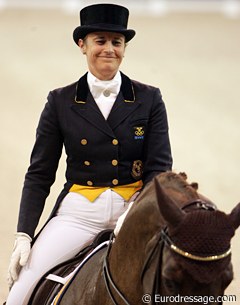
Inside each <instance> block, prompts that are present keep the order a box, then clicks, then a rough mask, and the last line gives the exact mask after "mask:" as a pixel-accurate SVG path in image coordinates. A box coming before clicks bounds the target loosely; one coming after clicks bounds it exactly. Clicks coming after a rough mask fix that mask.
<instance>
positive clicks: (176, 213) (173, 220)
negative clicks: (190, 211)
mask: <svg viewBox="0 0 240 305" xmlns="http://www.w3.org/2000/svg"><path fill="white" fill-rule="evenodd" d="M154 184H155V190H156V194H157V200H158V206H159V210H160V213H161V214H162V216H163V218H164V220H165V221H166V222H167V223H168V224H169V225H170V226H173V227H175V226H177V225H178V224H179V223H180V222H182V220H183V218H184V216H185V212H183V211H182V210H181V209H180V208H179V207H178V206H177V205H176V203H175V202H174V201H173V200H172V199H171V198H170V197H169V196H168V195H167V194H166V192H164V190H163V188H162V187H161V185H160V182H159V181H158V179H157V178H156V177H155V178H154Z"/></svg>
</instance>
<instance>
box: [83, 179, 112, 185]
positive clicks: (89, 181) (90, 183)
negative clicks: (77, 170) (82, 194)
mask: <svg viewBox="0 0 240 305" xmlns="http://www.w3.org/2000/svg"><path fill="white" fill-rule="evenodd" d="M112 184H113V185H118V179H113V180H112ZM87 185H88V186H93V182H92V181H91V180H88V181H87Z"/></svg>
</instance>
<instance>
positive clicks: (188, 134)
mask: <svg viewBox="0 0 240 305" xmlns="http://www.w3.org/2000/svg"><path fill="white" fill-rule="evenodd" d="M100 2H105V3H117V4H122V5H125V6H127V7H128V8H129V9H130V20H129V28H133V29H135V30H136V32H137V35H136V37H135V38H134V39H133V41H131V42H130V43H129V45H128V47H127V52H126V56H125V59H124V63H123V65H122V69H121V70H122V71H123V72H124V73H126V74H127V75H129V76H130V77H131V78H133V79H137V80H139V81H142V82H145V83H149V84H152V85H155V86H157V87H159V88H160V89H161V91H162V94H163V98H164V100H165V103H166V107H167V110H168V117H169V125H170V137H171V143H172V151H173V157H174V166H173V169H174V170H175V171H177V172H179V171H185V172H186V173H187V175H188V177H189V181H196V182H198V183H199V189H200V192H201V193H203V194H205V195H206V196H208V197H209V198H211V199H212V200H213V201H214V202H215V203H216V204H217V205H218V207H219V209H221V210H224V211H225V212H227V213H229V212H230V211H231V209H232V208H233V207H234V206H235V205H236V204H237V203H238V202H239V201H240V189H239V181H240V169H239V164H240V153H239V150H240V126H239V125H240V123H239V113H240V105H239V102H240V90H239V88H240V39H239V37H240V1H237V0H228V1H227V0H219V1H216V0H215V1H211V0H208V1H205V0H202V1H196V0H195V1H194V0H185V1H181V0H162V1H161V0H136V1H131V0H126V1H124V0H122V1H113V2H111V1H77V0H68V1H67V0H65V1H63V0H62V1H61V0H55V1H53V0H28V1H25V0H15V1H14V0H5V1H4V0H0V37H1V41H0V43H1V53H0V54H1V56H0V88H1V89H0V103H1V114H0V116H1V119H0V140H1V149H0V154H1V158H0V165H1V167H0V169H1V172H0V184H1V192H0V202H1V206H0V211H1V212H0V213H1V214H0V215H1V220H0V249H1V251H0V304H1V303H2V302H3V301H4V300H5V299H6V296H7V284H6V273H7V267H8V261H9V257H10V254H11V251H12V247H13V242H14V232H15V230H16V222H17V213H18V205H19V198H20V195H21V188H22V183H23V178H24V174H25V172H26V170H27V167H28V164H29V157H30V152H31V149H32V145H33V142H34V137H35V129H36V125H37V122H38V119H39V116H40V112H41V110H42V109H43V106H44V104H45V101H46V97H47V94H48V92H49V90H51V89H54V88H56V87H61V86H65V85H67V84H69V83H72V82H74V81H76V80H77V79H78V78H79V77H80V76H81V75H82V74H83V73H84V72H85V71H86V69H87V67H86V64H85V58H84V57H83V56H82V54H80V52H79V50H78V48H77V46H76V45H75V43H74V42H73V40H72V31H73V29H74V28H75V27H76V26H77V25H78V24H79V10H80V9H81V8H82V7H84V6H86V5H89V4H93V3H100ZM64 159H65V156H64V153H63V157H62V160H61V163H60V168H59V171H58V175H57V180H56V183H55V184H54V186H53V187H52V192H51V195H50V196H49V198H48V200H47V204H46V209H45V211H44V215H43V217H42V220H41V224H42V223H43V222H44V221H45V219H46V217H47V215H48V213H49V210H51V208H52V206H53V204H54V202H55V200H56V197H57V195H58V193H59V192H60V190H61V188H62V185H63V183H64V177H63V176H64V171H65V164H64ZM239 231H240V229H239ZM239 237H240V233H239V232H237V234H236V235H235V237H234V239H233V242H232V249H233V255H232V257H233V264H234V271H235V277H234V280H233V282H232V283H231V285H230V287H229V288H228V290H227V291H226V294H235V295H237V303H236V304H239V302H240V267H239V266H240V257H239V251H240V242H239ZM224 304H232V303H231V302H225V303H224ZM16 305H17V304H16Z"/></svg>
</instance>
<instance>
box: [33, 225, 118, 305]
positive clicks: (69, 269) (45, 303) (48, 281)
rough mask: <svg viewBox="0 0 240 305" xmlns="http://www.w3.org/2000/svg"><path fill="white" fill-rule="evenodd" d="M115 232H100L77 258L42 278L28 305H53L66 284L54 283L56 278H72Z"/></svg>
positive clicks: (60, 265)
mask: <svg viewBox="0 0 240 305" xmlns="http://www.w3.org/2000/svg"><path fill="white" fill-rule="evenodd" d="M112 232H113V230H104V231H102V232H100V233H99V234H98V235H97V236H96V237H95V239H94V240H93V242H92V243H91V244H90V245H88V246H86V247H85V248H84V249H82V250H81V251H80V252H79V253H78V254H77V255H76V256H75V257H73V258H71V259H69V260H67V261H65V262H63V263H61V264H59V265H57V266H55V267H53V268H52V269H50V270H49V271H48V272H47V273H46V274H44V275H43V276H42V278H41V279H40V280H39V282H38V284H37V285H36V287H35V289H34V291H33V293H32V295H31V298H30V300H29V302H28V305H34V304H41V305H51V304H52V302H53V300H54V298H55V296H56V295H57V294H58V292H59V291H60V290H61V289H62V287H63V285H64V283H63V282H61V281H54V280H52V279H54V277H55V278H66V277H68V276H71V273H73V272H74V270H76V268H78V267H79V265H80V264H81V262H82V261H83V260H84V259H85V258H86V257H87V256H88V255H89V254H90V253H91V252H92V251H93V250H94V249H95V248H97V247H98V246H99V245H101V244H102V243H104V242H106V241H108V240H109V239H110V236H111V234H112ZM43 295H44V296H45V297H44V300H43Z"/></svg>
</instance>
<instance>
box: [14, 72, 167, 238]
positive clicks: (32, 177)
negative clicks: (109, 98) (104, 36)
mask: <svg viewBox="0 0 240 305" xmlns="http://www.w3.org/2000/svg"><path fill="white" fill-rule="evenodd" d="M121 77H122V85H121V89H120V92H119V94H118V96H117V99H116V101H115V103H114V105H113V108H112V110H111V112H110V114H109V117H108V119H107V120H105V119H104V117H103V115H102V113H101V112H100V110H99V108H98V106H97V104H96V103H95V101H94V99H93V97H92V95H91V93H90V91H89V88H88V84H87V74H85V75H84V76H83V77H81V78H80V80H79V81H78V82H76V83H74V84H71V85H69V86H66V87H64V88H59V89H56V90H53V91H51V92H50V93H49V96H48V102H47V103H46V105H45V108H44V110H43V112H42V115H41V117H40V121H39V125H38V128H37V135H36V142H35V145H34V148H33V151H32V155H31V165H30V167H29V169H28V172H27V174H26V176H25V183H24V188H23V192H22V198H21V205H20V213H19V221H18V232H25V233H27V234H29V235H30V236H33V235H34V231H35V229H36V226H37V224H38V221H39V218H40V216H41V213H42V210H43V208H44V204H45V200H46V198H47V196H48V194H49V192H50V187H51V185H52V184H53V183H54V181H55V175H56V170H57V167H58V162H59V159H60V157H61V153H62V148H63V146H64V147H65V151H66V155H67V170H66V184H65V185H64V189H63V191H62V192H61V194H60V195H59V198H58V200H57V203H56V205H55V207H54V209H53V213H52V214H51V217H52V215H54V213H55V212H56V210H57V208H58V206H59V203H60V202H61V200H62V199H63V197H64V196H65V195H66V194H67V192H68V191H69V189H70V187H71V186H72V185H73V184H80V185H88V186H109V187H114V186H116V185H124V184H129V183H133V182H136V181H137V180H140V179H142V180H143V182H144V184H146V183H147V182H148V181H150V180H151V179H152V178H153V177H154V176H155V175H156V174H158V173H160V172H164V171H166V170H171V166H172V157H171V149H170V143H169V136H168V122H167V115H166V109H165V105H164V103H163V101H162V97H161V94H160V91H159V89H158V88H155V87H152V86H148V85H145V84H142V83H139V82H137V81H133V80H130V79H129V78H128V77H127V76H126V75H124V74H122V73H121Z"/></svg>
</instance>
